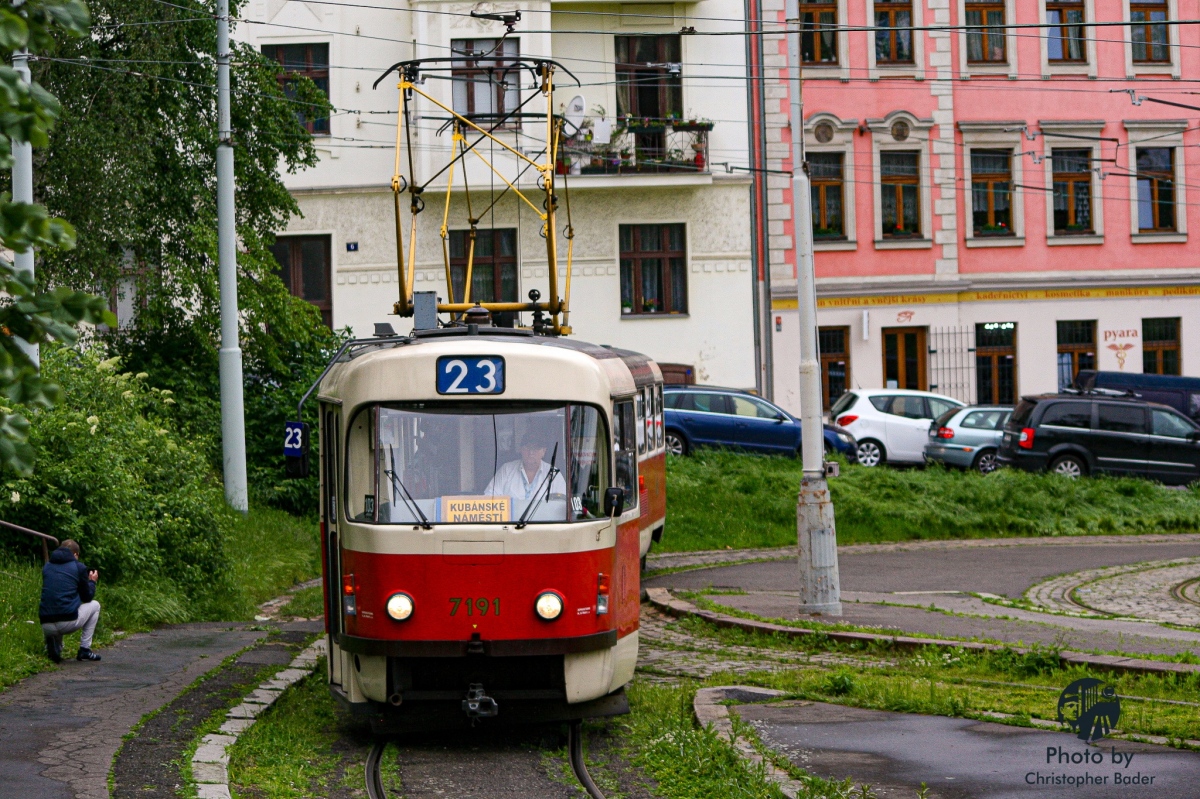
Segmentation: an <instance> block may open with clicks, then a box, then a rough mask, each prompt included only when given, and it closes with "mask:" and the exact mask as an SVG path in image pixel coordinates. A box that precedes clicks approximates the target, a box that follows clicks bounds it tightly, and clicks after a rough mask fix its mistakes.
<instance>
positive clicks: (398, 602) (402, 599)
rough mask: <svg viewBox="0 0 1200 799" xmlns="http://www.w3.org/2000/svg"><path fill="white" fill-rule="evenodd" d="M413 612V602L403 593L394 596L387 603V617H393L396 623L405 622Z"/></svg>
mask: <svg viewBox="0 0 1200 799" xmlns="http://www.w3.org/2000/svg"><path fill="white" fill-rule="evenodd" d="M412 612H413V600H412V597H410V596H409V595H408V594H406V593H404V592H403V591H401V592H400V593H398V594H392V595H391V596H390V597H388V601H387V615H389V616H391V617H392V618H393V619H395V620H396V621H404V620H405V619H407V618H408V617H409V616H411V615H412Z"/></svg>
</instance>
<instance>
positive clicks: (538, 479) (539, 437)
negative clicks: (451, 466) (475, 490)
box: [483, 429, 567, 507]
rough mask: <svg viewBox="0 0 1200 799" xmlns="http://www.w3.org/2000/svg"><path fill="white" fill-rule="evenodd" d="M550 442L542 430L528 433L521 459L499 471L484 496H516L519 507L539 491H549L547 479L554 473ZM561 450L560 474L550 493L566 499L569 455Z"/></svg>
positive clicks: (552, 483)
mask: <svg viewBox="0 0 1200 799" xmlns="http://www.w3.org/2000/svg"><path fill="white" fill-rule="evenodd" d="M548 439H549V437H548V436H546V435H545V434H543V433H542V432H540V431H538V430H535V429H530V430H526V431H525V433H524V434H523V435H522V436H521V444H520V446H519V447H518V448H517V450H518V452H520V453H521V457H520V458H518V459H517V460H514V461H509V462H508V463H506V464H504V465H503V466H501V467H500V468H499V469H497V470H496V476H495V477H493V478H492V479H491V481H490V482H489V483H488V485H487V488H486V489H484V492H483V493H485V494H487V495H488V496H493V497H505V496H508V497H512V498H513V503H514V504H515V505H517V506H518V507H523V506H524V505H526V504H528V503H529V501H530V500H531V499H533V498H534V497H535V496H536V495H537V491H538V489H539V488H540V489H541V490H542V491H545V490H546V477H547V475H548V474H549V473H550V464H549V463H547V462H546V460H545V457H546V452H547V450H548V449H549V447H548V446H547V442H548ZM558 450H559V451H558V458H557V459H556V463H555V466H556V468H557V470H558V471H557V472H556V473H555V475H554V479H553V480H550V481H549V482H550V494H551V496H553V495H555V494H558V495H561V496H564V497H565V496H566V493H567V482H566V480H564V479H563V476H562V463H563V460H564V457H565V454H566V453H565V452H563V448H562V447H559V448H558Z"/></svg>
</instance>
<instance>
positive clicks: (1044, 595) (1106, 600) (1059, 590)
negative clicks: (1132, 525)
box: [1025, 558, 1200, 627]
mask: <svg viewBox="0 0 1200 799" xmlns="http://www.w3.org/2000/svg"><path fill="white" fill-rule="evenodd" d="M1197 578H1200V558H1181V559H1176V560H1168V561H1156V562H1150V563H1140V564H1137V565H1135V566H1114V567H1110V568H1105V569H1086V570H1084V571H1079V572H1074V573H1073V574H1064V575H1061V576H1058V577H1054V578H1052V579H1049V580H1046V581H1045V582H1042V583H1038V584H1037V585H1035V586H1033V587H1032V588H1030V589H1029V591H1027V592H1026V594H1025V596H1026V598H1027V599H1028V600H1029V601H1030V603H1032V604H1033V605H1035V606H1037V607H1044V608H1047V609H1049V610H1055V611H1060V612H1066V613H1088V612H1098V613H1103V614H1108V615H1112V616H1119V617H1127V618H1137V619H1143V620H1146V621H1155V622H1160V623H1170V624H1180V625H1184V626H1187V627H1200V605H1197V604H1196V599H1195V586H1196V582H1195V581H1196V580H1197Z"/></svg>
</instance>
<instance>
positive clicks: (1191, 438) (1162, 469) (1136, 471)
mask: <svg viewBox="0 0 1200 799" xmlns="http://www.w3.org/2000/svg"><path fill="white" fill-rule="evenodd" d="M1000 462H1001V463H1002V464H1004V465H1006V466H1016V467H1017V468H1020V469H1025V470H1026V471H1031V472H1037V471H1042V470H1043V469H1048V470H1050V471H1054V472H1057V473H1058V474H1062V475H1066V476H1068V477H1080V476H1082V475H1087V474H1092V473H1105V474H1121V475H1137V476H1139V477H1150V478H1153V479H1155V480H1160V481H1162V482H1164V483H1171V484H1185V483H1190V482H1192V481H1194V480H1196V479H1200V426H1197V425H1196V423H1195V422H1193V421H1192V420H1191V419H1188V418H1187V417H1186V416H1184V415H1183V414H1181V413H1179V412H1178V411H1176V410H1175V409H1174V408H1170V407H1168V406H1166V405H1159V404H1158V403H1154V402H1146V401H1145V400H1140V399H1137V398H1135V397H1126V396H1110V395H1108V394H1100V393H1084V394H1043V395H1041V396H1037V397H1022V398H1021V402H1020V404H1018V405H1017V408H1016V410H1015V411H1013V415H1012V416H1011V417H1010V418H1009V420H1008V422H1007V423H1006V424H1005V425H1004V437H1003V439H1002V440H1001V441H1000Z"/></svg>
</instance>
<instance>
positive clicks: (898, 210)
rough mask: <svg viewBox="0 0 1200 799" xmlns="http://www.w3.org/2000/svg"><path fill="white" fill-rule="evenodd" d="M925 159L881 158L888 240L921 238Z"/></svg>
mask: <svg viewBox="0 0 1200 799" xmlns="http://www.w3.org/2000/svg"><path fill="white" fill-rule="evenodd" d="M920 162H921V156H920V153H917V152H884V153H880V154H879V176H880V182H881V183H882V184H883V186H882V192H881V194H880V200H881V205H882V208H881V213H882V217H883V237H884V238H885V239H910V238H918V237H920V235H921V173H920Z"/></svg>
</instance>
